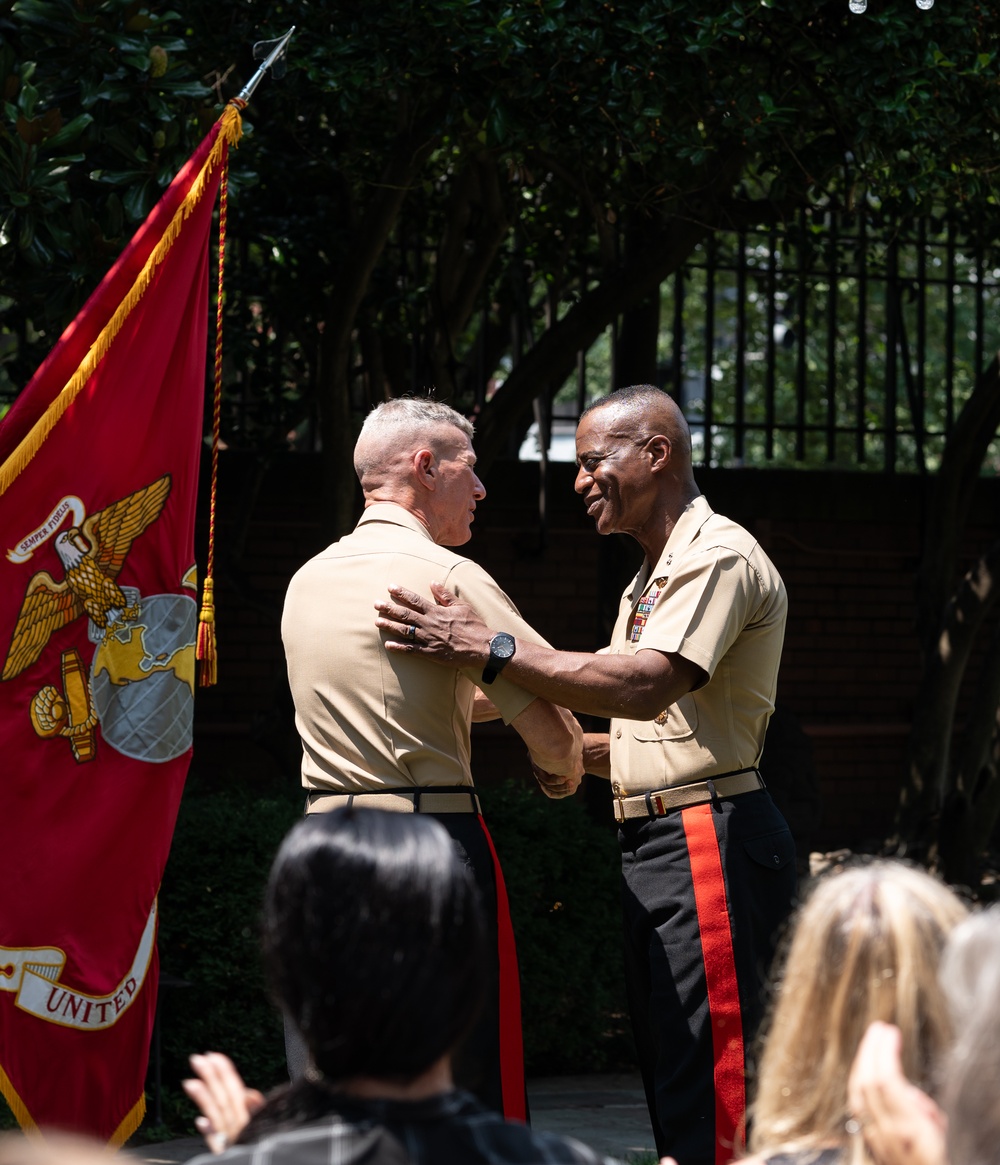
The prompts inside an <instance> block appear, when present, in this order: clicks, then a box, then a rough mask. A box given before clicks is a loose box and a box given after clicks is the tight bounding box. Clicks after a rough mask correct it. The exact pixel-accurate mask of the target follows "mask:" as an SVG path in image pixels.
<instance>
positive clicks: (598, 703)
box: [504, 640, 700, 720]
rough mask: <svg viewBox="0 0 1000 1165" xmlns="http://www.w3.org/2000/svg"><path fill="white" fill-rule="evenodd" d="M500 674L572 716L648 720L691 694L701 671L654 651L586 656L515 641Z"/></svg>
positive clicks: (694, 666)
mask: <svg viewBox="0 0 1000 1165" xmlns="http://www.w3.org/2000/svg"><path fill="white" fill-rule="evenodd" d="M504 674H505V675H506V676H507V678H508V679H510V680H512V681H513V682H514V683H515V684H517V685H518V686H519V687H522V688H524V689H525V690H526V691H529V692H533V693H534V694H535V695H536V696H541V697H542V698H543V699H546V700H549V701H550V702H551V703H553V704H559V705H561V706H562V707H564V708H572V709H573V711H574V712H583V713H587V714H588V715H591V716H601V717H605V718H607V719H610V718H612V717H619V718H621V719H625V720H652V719H653V718H654V717H655V716H658V715H659V714H660V712H662V711H663V710H664V708H668V707H669V706H670V705H671V704H673V703H675V702H676V701H677V700H679V699H680V698H681V696H683V695H686V694H687V693H688V692H689V691H691V689H692V688H693V687H694V686H695V685H696V683H697V682H698V678H699V674H700V669H699V668H698V667H697V666H696V665H694V664H691V663H689V662H688V661H687V660H684V659H683V658H682V657H679V656H672V657H669V658H668V657H667V656H666V655H665V654H663V653H661V652H658V651H644V652H638V653H637V654H636V655H590V654H586V653H584V652H575V651H555V650H553V649H552V648H549V647H539V646H537V645H536V644H534V643H528V642H526V641H524V640H518V641H517V650H516V652H515V655H514V658H513V659H512V660H511V661H510V663H508V664H507V666H506V668H505V670H504Z"/></svg>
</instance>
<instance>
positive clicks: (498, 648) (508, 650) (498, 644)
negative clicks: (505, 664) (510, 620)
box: [490, 631, 514, 659]
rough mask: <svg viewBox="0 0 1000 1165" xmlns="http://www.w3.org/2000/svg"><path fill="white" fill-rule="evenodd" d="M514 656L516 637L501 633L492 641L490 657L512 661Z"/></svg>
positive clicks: (504, 632)
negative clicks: (511, 658)
mask: <svg viewBox="0 0 1000 1165" xmlns="http://www.w3.org/2000/svg"><path fill="white" fill-rule="evenodd" d="M513 654H514V636H513V635H508V634H507V633H506V631H500V632H499V633H498V634H496V635H494V636H493V638H492V639H491V640H490V655H492V656H493V657H494V658H495V659H510V657H511V656H512V655H513Z"/></svg>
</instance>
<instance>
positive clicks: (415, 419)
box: [281, 399, 583, 1119]
mask: <svg viewBox="0 0 1000 1165" xmlns="http://www.w3.org/2000/svg"><path fill="white" fill-rule="evenodd" d="M471 438H472V425H471V424H470V423H469V421H467V420H466V419H465V418H464V417H462V416H461V415H460V414H459V413H457V412H455V411H454V410H453V409H451V408H449V407H448V406H447V405H444V404H441V403H439V402H436V401H424V400H414V399H400V400H392V401H387V402H385V403H383V404H381V405H379V406H378V407H377V408H376V409H374V410H373V411H372V412H371V413H370V414H369V416H368V418H367V419H366V421H365V423H364V426H363V427H362V430H361V434H360V436H359V438H358V441H357V445H356V447H355V454H354V463H355V468H356V470H357V473H358V477H359V479H360V481H361V486H362V490H363V492H364V498H365V510H364V513H363V514H362V516H361V519H360V521H359V522H358V525H357V527H356V528H355V530H354V531H353V532H352V533H350V534H348V535H347V536H346V537H344V538H342V539H340V541H339V542H336V543H334V544H333V545H332V546H328V547H327V548H326V550H324V551H322V552H321V553H320V554H318V555H316V557H315V558H313V559H311V560H310V561H309V562H307V563H306V564H305V565H304V566H303V567H302V568H301V569H300V570H299V571H298V572H297V573H296V574H295V576H294V577H293V578H292V580H291V583H290V584H289V587H288V593H287V595H286V598H285V607H284V612H283V616H282V624H281V634H282V640H283V642H284V646H285V656H286V660H287V664H288V680H289V685H290V687H291V691H292V697H293V700H294V703H295V723H296V726H297V728H298V730H299V735H300V736H301V738H302V782H303V784H304V785H305V787H306V788H307V789H308V790H309V794H308V807H307V812H322V811H324V810H329V809H334V808H338V807H341V806H344V805H347V804H355V805H359V806H360V805H364V806H367V807H378V808H381V809H386V810H390V811H396V812H405V813H415V812H419V813H432V814H433V815H434V816H436V817H437V818H438V819H439V820H440V821H441V822H442V823H443V824H444V825H445V827H446V828H447V829H448V830H449V832H450V833H451V835H452V837H453V838H455V840H456V842H457V843H458V844H459V846H460V847H461V848H462V850H463V851H464V852H465V854H466V855H467V857H468V859H469V861H470V863H471V865H472V868H473V870H474V872H475V874H476V878H477V881H478V882H479V885H480V889H481V891H482V894H483V898H484V905H485V906H486V908H487V911H488V912H489V914H490V915H491V916H492V918H493V919H494V920H495V926H494V931H493V933H494V941H495V951H496V966H497V978H496V983H495V984H494V988H495V989H494V990H493V992H492V993H491V996H490V998H491V1000H492V1007H490V1006H488V1007H487V1009H486V1014H485V1015H484V1017H483V1019H482V1020H481V1021H480V1023H479V1025H478V1027H477V1029H476V1032H474V1033H473V1037H472V1038H471V1039H470V1041H469V1045H468V1047H467V1049H466V1055H465V1057H464V1058H463V1057H462V1056H461V1055H460V1057H459V1060H458V1064H457V1070H458V1072H459V1083H460V1084H463V1085H464V1086H465V1087H468V1088H469V1089H470V1090H471V1091H474V1092H476V1093H477V1095H478V1096H479V1097H480V1099H482V1100H483V1101H484V1102H485V1103H487V1104H489V1105H491V1106H492V1107H494V1108H497V1109H499V1110H500V1111H502V1112H503V1113H504V1115H505V1116H507V1117H521V1118H522V1119H523V1118H524V1116H525V1115H526V1107H525V1092H524V1074H523V1073H524V1068H523V1054H522V1049H521V1019H520V998H519V989H518V982H517V962H516V954H515V951H514V940H513V932H512V930H511V926H510V917H509V913H508V910H507V900H506V892H505V890H504V885H503V877H502V874H501V872H500V869H499V866H498V865H497V864H496V860H495V855H494V853H493V846H492V842H491V841H490V839H489V834H488V833H487V831H486V827H485V825H484V824H483V821H482V818H481V816H480V812H479V799H478V797H477V796H476V792H475V789H474V788H473V785H472V773H471V768H470V732H469V729H470V724H471V722H472V720H474V719H475V720H487V719H494V718H496V717H502V718H503V719H504V720H505V721H506V722H507V723H509V724H511V725H513V727H514V728H515V729H516V730H517V731H518V732H519V733H520V735H521V736H522V737H523V739H524V741H525V743H526V744H527V746H528V751H529V754H530V756H531V759H532V763H533V764H534V765H536V766H537V767H538V768H539V769H540V770H543V771H545V772H547V773H552V774H556V776H555V777H554V778H552V779H548V778H547V783H546V786H545V791H546V792H547V793H548V794H549V795H550V796H556V797H561V796H566V795H568V794H570V793H572V792H574V791H575V789H576V788H577V786H578V785H579V783H580V778H581V776H582V774H583V765H582V733H581V731H580V727H579V725H578V724H577V722H576V720H575V719H574V718H573V716H572V715H570V713H568V712H566V711H565V710H564V709H561V708H558V707H556V706H555V705H553V704H551V703H550V702H549V701H547V700H545V699H538V698H536V697H535V696H533V695H531V694H530V693H528V692H526V691H524V690H523V689H522V688H519V687H518V686H516V685H515V684H513V683H511V682H510V681H509V680H508V679H507V677H506V676H504V675H501V674H500V672H501V670H502V668H503V667H504V665H505V663H506V659H504V658H503V657H502V655H498V656H497V658H496V660H494V661H491V666H488V667H487V668H486V669H485V671H484V669H483V667H482V666H477V667H471V668H467V669H465V670H463V671H450V670H444V669H442V668H438V667H435V666H434V665H433V664H430V663H428V662H427V661H425V660H421V659H416V658H412V659H411V658H403V657H393V656H389V655H388V654H387V653H386V652H385V650H384V649H383V639H384V636H383V635H382V634H381V633H380V632H379V631H378V630H377V629H376V628H375V626H374V624H373V614H374V611H373V604H374V602H375V601H376V599H378V598H379V597H380V596H381V595H382V594H384V592H385V589H386V587H387V586H389V585H390V584H396V583H404V584H405V585H406V586H407V587H409V588H410V589H412V590H413V591H415V592H418V593H421V594H424V595H430V593H431V591H430V584H431V582H432V581H442V580H444V581H446V583H447V585H448V587H449V588H450V589H451V590H452V591H454V592H455V593H456V594H458V595H460V596H461V597H462V600H463V602H465V603H468V604H469V605H470V607H472V608H473V609H474V610H475V611H477V612H478V613H479V614H480V615H481V617H482V618H483V619H485V620H487V621H489V622H492V623H498V622H501V623H503V625H504V627H511V628H514V629H515V633H516V634H517V636H518V637H519V638H523V639H524V640H525V641H526V642H532V643H537V644H539V645H544V643H545V640H544V639H542V638H541V637H540V636H539V635H538V634H537V633H536V632H535V631H534V630H533V629H532V628H531V627H530V626H529V625H528V624H527V623H525V621H524V620H523V619H522V618H521V616H520V615H519V614H518V612H517V610H516V608H515V607H514V605H513V604H512V603H511V602H510V600H509V599H508V598H507V596H506V595H505V594H504V593H503V592H502V591H501V590H500V588H499V587H498V586H497V584H496V582H495V581H494V580H493V579H492V578H491V577H490V576H489V575H488V574H487V573H486V571H484V570H483V569H482V568H481V567H480V566H478V565H477V564H476V563H474V562H471V561H470V560H469V559H466V558H462V557H460V556H459V555H458V554H455V553H453V552H452V551H450V550H446V549H444V548H445V547H449V546H461V545H463V544H464V543H465V542H467V541H468V540H469V538H470V537H471V530H470V526H471V523H472V521H473V519H474V514H475V509H476V505H477V503H478V502H480V501H482V499H483V498H484V497H485V496H486V490H485V489H484V488H483V484H482V482H481V481H480V480H479V478H478V477H477V475H476V471H475V464H476V456H475V453H474V452H473V448H472V441H471ZM498 646H502V645H498ZM481 688H482V689H485V690H486V691H488V698H487V696H485V695H483V691H482V690H481ZM413 1006H414V1007H419V1006H420V1000H419V999H414V1001H413Z"/></svg>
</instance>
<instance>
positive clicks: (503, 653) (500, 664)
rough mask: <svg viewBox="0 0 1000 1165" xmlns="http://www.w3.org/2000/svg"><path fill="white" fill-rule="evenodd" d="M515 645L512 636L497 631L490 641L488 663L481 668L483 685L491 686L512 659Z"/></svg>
mask: <svg viewBox="0 0 1000 1165" xmlns="http://www.w3.org/2000/svg"><path fill="white" fill-rule="evenodd" d="M516 648H517V644H516V643H515V642H514V636H513V635H508V634H507V632H506V631H498V632H497V633H496V635H494V636H493V638H492V639H491V640H490V661H489V663H488V664H487V665H486V666H485V667H484V668H483V683H484V684H492V683H493V681H494V680H495V679H496V678H497V676H498V675H499V674H500V673H501V672H502V671H503V669H504V668H505V667H506V666H507V664H508V663H509V661H510V660H512V659H513V658H514V652H515V650H516Z"/></svg>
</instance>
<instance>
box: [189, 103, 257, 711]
mask: <svg viewBox="0 0 1000 1165" xmlns="http://www.w3.org/2000/svg"><path fill="white" fill-rule="evenodd" d="M245 106H246V102H245V101H244V100H242V98H239V97H234V98H233V100H232V101H230V102H229V105H228V106H227V107H226V113H229V112H230V110H232V113H233V116H234V117H235V118H236V120H237V121H239V110H241V109H243V108H245ZM226 113H224V114H223V118H225V116H226ZM223 124H225V122H224V123H223ZM223 132H224V131H220V134H219V136H220V137H221V136H222V133H223ZM237 140H238V138H237ZM228 207H229V168H228V165H227V163H226V161H225V160H223V163H222V176H221V178H220V179H219V262H218V278H217V287H216V302H215V376H214V381H213V395H212V476H211V484H210V487H209V498H210V501H209V509H208V561H207V563H206V566H205V581H204V583H203V584H202V588H201V613H200V614H199V616H198V640H197V646H196V647H195V656H196V658H197V660H198V686H199V687H201V688H210V687H212V686H213V685H214V684H215V683H216V681H217V679H218V647H217V644H216V640H215V503H216V497H217V487H218V480H219V432H220V418H221V415H222V322H223V320H222V315H223V312H222V309H223V294H222V292H223V272H224V270H225V266H226V217H227V213H228Z"/></svg>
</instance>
